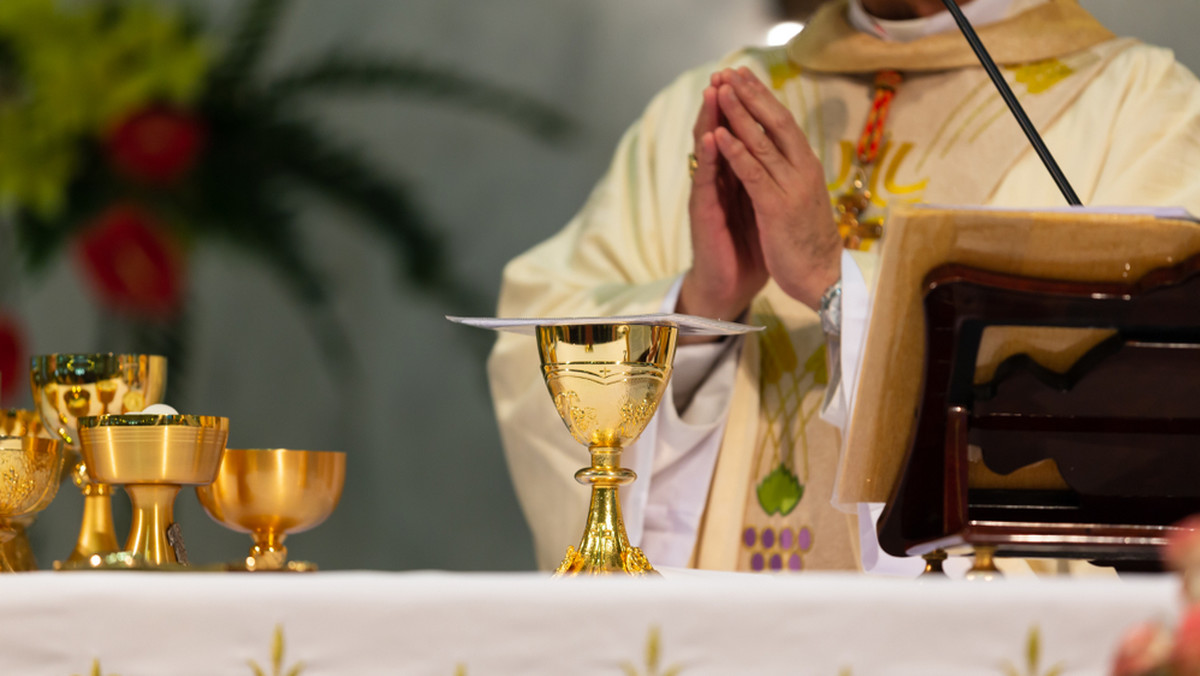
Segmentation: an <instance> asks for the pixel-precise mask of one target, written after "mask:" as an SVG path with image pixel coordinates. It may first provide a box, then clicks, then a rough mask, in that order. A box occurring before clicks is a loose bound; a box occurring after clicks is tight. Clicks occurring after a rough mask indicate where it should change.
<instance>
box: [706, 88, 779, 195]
mask: <svg viewBox="0 0 1200 676" xmlns="http://www.w3.org/2000/svg"><path fill="white" fill-rule="evenodd" d="M717 100H718V102H719V103H720V105H721V111H722V112H724V113H725V117H726V119H727V120H728V121H729V130H730V131H732V132H733V135H734V136H736V137H737V138H738V140H739V141H741V143H742V144H743V145H744V146H745V147H746V148H747V149H748V150H749V152H750V153H752V154H753V155H754V157H755V158H757V160H758V161H759V162H760V163H761V164H762V166H763V167H765V168H766V169H767V171H768V172H770V174H771V176H772V177H773V178H774V179H775V180H776V181H777V182H778V183H780V184H781V185H786V184H787V183H788V182H789V180H790V179H791V177H792V175H793V167H792V165H791V163H790V161H789V160H788V158H787V157H785V156H784V155H783V153H782V151H780V149H779V147H778V146H777V145H776V144H775V141H774V139H772V138H771V137H770V136H769V135H768V134H767V132H766V131H765V130H764V129H763V127H762V125H760V124H759V123H758V120H756V119H755V118H754V116H753V115H751V114H750V111H748V110H747V109H746V107H745V106H744V105H742V102H741V99H740V98H739V97H738V95H737V93H736V92H735V91H734V89H733V87H731V86H729V85H723V86H722V87H721V88H720V89H719V90H718V92H717Z"/></svg>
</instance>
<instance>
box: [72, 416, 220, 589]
mask: <svg viewBox="0 0 1200 676" xmlns="http://www.w3.org/2000/svg"><path fill="white" fill-rule="evenodd" d="M228 438H229V419H228V418H219V417H216V416H199V415H154V414H137V413H130V414H118V415H102V416H87V417H83V418H80V419H79V442H80V448H81V450H82V452H83V460H84V462H85V463H86V464H87V467H88V472H89V473H90V474H91V475H92V476H93V477H95V479H96V480H97V481H99V482H101V483H106V484H116V485H121V486H124V487H125V492H127V493H129V500H130V502H131V503H132V504H133V522H132V524H131V525H130V528H129V539H128V540H127V541H126V543H125V551H126V552H128V553H130V554H132V555H134V556H135V557H140V558H141V559H142V560H144V562H145V563H146V565H150V566H157V565H161V564H164V563H185V564H186V563H187V559H186V555H184V556H180V554H181V553H183V552H182V540H181V539H174V541H172V539H173V538H172V536H170V535H169V533H173V534H174V535H176V536H177V535H178V531H177V530H175V529H173V528H172V527H173V526H175V521H174V504H175V496H176V495H177V494H178V493H179V489H180V487H181V486H184V485H197V484H207V483H210V482H212V480H213V479H215V478H216V476H217V468H218V467H219V466H220V464H221V454H222V453H223V452H224V450H225V442H226V440H227V439H228Z"/></svg>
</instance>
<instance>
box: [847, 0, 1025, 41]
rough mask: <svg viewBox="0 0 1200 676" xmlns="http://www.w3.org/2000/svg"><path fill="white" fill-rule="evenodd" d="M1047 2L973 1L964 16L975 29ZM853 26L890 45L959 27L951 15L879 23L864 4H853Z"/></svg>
mask: <svg viewBox="0 0 1200 676" xmlns="http://www.w3.org/2000/svg"><path fill="white" fill-rule="evenodd" d="M1043 2H1046V0H972V1H971V2H968V3H966V4H964V5H963V6H962V13H963V15H964V16H966V17H967V20H968V21H970V22H971V24H972V25H973V26H976V27H978V26H984V25H987V24H989V23H992V22H995V21H999V20H1001V19H1003V18H1006V17H1008V16H1011V15H1012V14H1016V13H1018V12H1023V11H1025V10H1026V9H1029V8H1030V7H1032V6H1034V5H1040V4H1042V3H1043ZM848 14H849V17H848V18H849V19H850V25H852V26H854V27H855V28H856V29H858V30H859V31H862V32H863V33H867V34H868V35H873V36H875V37H877V38H879V39H881V40H887V41H889V42H912V41H913V40H916V39H918V38H923V37H927V36H929V35H935V34H937V33H942V32H945V31H949V30H955V29H956V28H957V25H956V24H955V23H954V17H953V16H951V15H950V13H949V12H939V13H937V14H934V15H933V16H926V17H921V18H918V19H907V20H904V21H888V20H886V19H878V18H875V17H873V16H871V15H870V14H868V13H867V11H866V10H865V9H863V6H862V0H850V7H849V12H848Z"/></svg>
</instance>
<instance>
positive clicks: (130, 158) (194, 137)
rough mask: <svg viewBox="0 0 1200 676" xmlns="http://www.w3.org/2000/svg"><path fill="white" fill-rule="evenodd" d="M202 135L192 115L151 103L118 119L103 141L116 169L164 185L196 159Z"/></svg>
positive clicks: (201, 124)
mask: <svg viewBox="0 0 1200 676" xmlns="http://www.w3.org/2000/svg"><path fill="white" fill-rule="evenodd" d="M206 135H207V134H206V132H205V129H204V124H203V123H202V122H201V121H200V118H198V117H196V116H195V115H192V114H191V113H189V112H187V111H183V110H177V109H173V108H165V107H158V106H155V107H150V108H143V109H141V110H138V111H135V112H134V113H133V114H131V115H129V116H128V117H126V118H125V119H123V120H121V121H120V122H118V123H117V124H116V126H114V127H113V128H112V130H111V131H110V132H109V135H108V138H107V139H106V141H105V144H106V145H107V147H108V154H109V159H110V160H111V161H112V163H113V166H114V167H116V169H117V171H119V172H121V173H122V174H124V175H126V176H128V177H130V178H132V179H135V180H138V181H142V182H145V183H149V184H152V185H168V184H171V183H174V182H175V181H177V180H178V179H179V178H181V177H182V176H184V175H185V174H187V172H188V170H189V169H191V168H192V165H194V164H195V163H196V158H197V157H198V156H199V155H200V151H201V150H202V148H203V146H204V140H205V137H206Z"/></svg>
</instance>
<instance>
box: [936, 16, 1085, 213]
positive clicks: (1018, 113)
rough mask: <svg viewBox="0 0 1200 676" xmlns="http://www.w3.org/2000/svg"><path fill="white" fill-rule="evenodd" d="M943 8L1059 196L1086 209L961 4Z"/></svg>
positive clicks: (1075, 205)
mask: <svg viewBox="0 0 1200 676" xmlns="http://www.w3.org/2000/svg"><path fill="white" fill-rule="evenodd" d="M942 4H944V5H946V9H947V10H949V11H950V14H951V15H952V16H953V17H954V21H955V23H957V24H958V29H959V30H960V31H962V34H963V36H964V37H965V38H967V43H969V44H970V45H971V49H972V50H974V51H975V56H976V57H977V58H978V59H979V62H980V63H981V64H983V69H984V70H986V71H987V74H988V77H990V78H992V84H994V85H996V89H998V90H999V91H1000V98H1002V99H1004V103H1006V104H1007V105H1008V109H1009V110H1010V111H1012V114H1013V116H1014V117H1016V118H1017V124H1019V125H1021V131H1023V132H1025V137H1026V138H1028V139H1029V142H1030V143H1032V144H1033V149H1034V150H1035V151H1037V154H1038V157H1039V158H1041V160H1042V164H1044V165H1045V166H1046V170H1047V171H1049V172H1050V176H1051V177H1052V178H1054V182H1055V183H1056V184H1057V185H1058V190H1059V192H1061V193H1062V194H1063V197H1065V198H1066V200H1067V204H1070V205H1071V206H1073V207H1078V206H1083V203H1082V202H1080V201H1079V197H1078V196H1077V195H1076V194H1075V191H1074V190H1073V189H1072V188H1071V184H1070V183H1069V182H1067V177H1066V176H1064V175H1063V172H1062V169H1060V168H1059V166H1058V162H1055V161H1054V156H1053V155H1051V154H1050V149H1049V148H1047V147H1046V144H1045V142H1043V141H1042V137H1041V135H1039V134H1038V132H1037V129H1035V128H1034V126H1033V123H1032V122H1030V121H1029V116H1028V115H1026V114H1025V109H1024V108H1022V107H1021V103H1020V102H1019V101H1017V97H1016V96H1014V95H1013V93H1012V89H1010V88H1009V86H1008V83H1007V82H1005V80H1004V76H1003V75H1001V74H1000V69H999V68H997V67H996V62H995V61H993V60H992V57H991V55H990V54H988V52H987V49H985V48H984V46H983V43H982V42H980V41H979V36H978V35H976V33H975V29H974V28H972V27H971V23H970V22H969V21H967V17H965V16H963V13H962V10H961V9H959V8H958V3H957V2H955V1H954V0H942Z"/></svg>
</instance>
